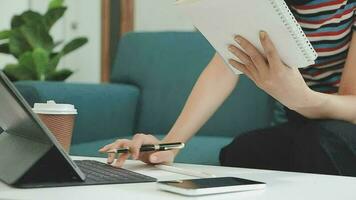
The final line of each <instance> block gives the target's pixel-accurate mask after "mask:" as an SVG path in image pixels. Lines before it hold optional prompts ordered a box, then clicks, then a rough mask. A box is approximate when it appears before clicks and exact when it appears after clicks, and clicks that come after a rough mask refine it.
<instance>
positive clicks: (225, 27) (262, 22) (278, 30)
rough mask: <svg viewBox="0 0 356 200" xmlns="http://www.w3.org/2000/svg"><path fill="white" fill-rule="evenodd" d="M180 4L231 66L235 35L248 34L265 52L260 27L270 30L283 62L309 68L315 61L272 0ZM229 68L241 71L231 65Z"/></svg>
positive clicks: (189, 0) (205, 0) (196, 0)
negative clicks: (306, 54) (299, 41)
mask: <svg viewBox="0 0 356 200" xmlns="http://www.w3.org/2000/svg"><path fill="white" fill-rule="evenodd" d="M177 6H178V7H179V8H181V9H182V10H183V13H184V14H186V15H188V16H190V18H191V20H192V22H193V23H194V24H195V26H196V28H197V29H198V30H199V31H200V32H201V33H202V34H203V35H204V36H205V37H206V38H207V40H208V41H209V42H210V44H211V45H212V46H213V47H214V48H215V49H216V51H217V52H218V53H219V54H220V55H221V56H222V57H223V58H224V60H225V62H226V63H227V65H228V66H230V65H229V64H228V59H230V58H234V57H233V55H232V54H231V53H230V52H229V51H228V49H227V48H228V46H229V44H235V45H237V43H236V42H235V41H234V36H236V35H241V36H243V37H245V38H246V39H248V40H249V41H250V42H251V43H253V44H254V45H255V46H256V47H257V48H258V49H259V50H260V51H261V52H262V53H263V49H262V45H261V43H260V40H259V32H260V31H261V30H263V31H266V32H268V34H269V36H270V37H271V39H272V41H273V42H274V44H275V46H276V47H277V49H278V51H279V54H280V56H281V59H282V61H283V62H284V63H286V64H287V65H288V66H291V67H306V66H309V65H311V64H313V63H314V62H310V61H308V59H307V58H305V55H304V54H303V52H302V50H301V49H300V48H299V47H298V45H297V42H296V40H295V39H294V38H293V36H292V34H291V33H290V32H289V31H288V29H287V27H286V26H285V25H284V22H283V19H282V18H281V17H280V16H279V15H278V12H276V10H275V8H273V5H272V4H271V3H270V1H269V0H187V1H184V0H183V1H182V2H180V3H177ZM290 23H291V22H290ZM237 46H238V45H237ZM230 68H231V69H232V70H233V71H234V72H235V73H237V74H240V73H241V72H239V71H238V70H236V69H235V68H234V67H232V66H230Z"/></svg>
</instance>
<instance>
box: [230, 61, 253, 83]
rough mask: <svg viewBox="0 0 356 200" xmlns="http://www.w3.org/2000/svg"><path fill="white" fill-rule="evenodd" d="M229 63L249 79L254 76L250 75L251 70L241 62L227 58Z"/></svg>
mask: <svg viewBox="0 0 356 200" xmlns="http://www.w3.org/2000/svg"><path fill="white" fill-rule="evenodd" d="M229 64H230V65H232V66H233V67H235V68H236V69H237V70H239V71H240V72H242V73H244V74H245V75H246V76H247V77H249V78H250V79H251V80H254V77H253V75H252V72H251V71H250V70H249V69H248V68H247V67H246V66H245V65H244V64H242V63H240V62H237V61H236V60H234V59H230V60H229Z"/></svg>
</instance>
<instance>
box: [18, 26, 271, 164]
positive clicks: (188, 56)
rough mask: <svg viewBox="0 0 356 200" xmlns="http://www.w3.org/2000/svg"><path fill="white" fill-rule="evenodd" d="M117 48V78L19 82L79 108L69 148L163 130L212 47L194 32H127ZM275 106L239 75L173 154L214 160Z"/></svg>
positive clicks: (85, 148) (38, 95)
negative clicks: (103, 81) (92, 82)
mask: <svg viewBox="0 0 356 200" xmlns="http://www.w3.org/2000/svg"><path fill="white" fill-rule="evenodd" d="M118 49H119V50H118V52H117V56H116V60H115V62H114V65H113V68H112V74H111V82H112V83H116V84H110V85H86V84H67V83H37V82H21V83H17V87H18V88H19V89H20V90H21V92H22V93H23V94H24V95H25V96H26V99H27V100H28V101H29V102H30V103H31V102H32V103H33V102H43V101H45V100H48V99H54V100H56V101H57V102H59V103H73V104H75V105H76V106H77V107H78V109H79V116H78V120H77V123H76V128H75V131H74V138H73V146H72V148H71V153H72V154H73V155H83V156H100V154H99V153H98V152H97V150H98V148H100V147H102V146H103V145H105V144H107V143H110V142H112V141H114V140H115V139H117V138H131V136H132V134H134V133H135V132H146V133H152V134H155V135H157V136H159V137H162V136H163V135H164V134H166V133H167V132H168V130H169V129H170V128H171V126H172V125H173V123H174V121H175V120H176V118H177V116H178V115H179V113H180V111H181V109H182V107H183V105H184V103H185V101H186V99H187V97H188V95H189V93H190V91H191V89H192V87H193V85H194V83H195V82H196V80H197V78H198V76H199V75H200V73H201V72H202V70H203V69H204V67H205V66H206V65H207V64H208V63H209V61H210V60H211V58H212V56H213V54H214V50H213V49H212V47H211V46H210V45H209V43H208V42H207V41H206V40H205V39H204V37H203V36H202V35H201V34H199V33H195V32H158V33H129V34H127V35H126V36H124V37H123V38H122V39H121V41H120V44H119V48H118ZM273 105H274V100H273V99H272V98H270V97H269V96H268V95H267V94H265V93H264V92H262V91H261V90H259V89H258V88H257V87H256V86H255V85H254V84H253V83H252V82H251V81H250V80H248V79H247V78H246V77H244V76H242V78H241V80H240V83H239V86H238V87H237V89H236V90H235V91H234V92H233V94H232V95H231V96H230V98H229V99H228V100H227V101H226V102H225V103H224V105H223V106H222V107H221V108H220V109H219V110H218V112H217V113H216V114H215V115H214V116H213V117H212V119H211V120H210V121H209V122H208V123H207V124H206V125H205V126H204V127H203V128H202V129H201V130H200V131H199V133H198V135H197V136H196V137H194V138H193V139H192V140H191V141H190V142H189V143H188V144H187V147H186V148H185V149H184V150H183V151H182V153H181V154H179V156H178V157H177V161H178V162H187V163H199V164H218V154H219V150H220V149H221V148H222V147H223V146H224V145H226V144H228V143H229V142H230V141H231V140H232V138H233V137H235V136H237V135H238V134H241V133H244V132H246V131H248V130H252V129H256V128H262V127H267V126H270V125H271V124H272V122H273V117H272V115H273V111H272V110H273ZM135 114H136V115H135ZM101 156H102V155H101Z"/></svg>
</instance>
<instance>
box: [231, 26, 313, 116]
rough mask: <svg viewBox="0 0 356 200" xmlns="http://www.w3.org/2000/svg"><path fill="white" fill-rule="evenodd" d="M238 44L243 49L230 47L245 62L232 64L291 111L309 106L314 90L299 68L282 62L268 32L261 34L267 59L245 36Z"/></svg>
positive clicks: (237, 38) (239, 39)
mask: <svg viewBox="0 0 356 200" xmlns="http://www.w3.org/2000/svg"><path fill="white" fill-rule="evenodd" d="M235 41H236V42H237V43H238V44H239V45H240V47H241V49H239V48H238V47H236V46H235V45H230V46H229V51H230V52H232V53H233V54H234V55H235V56H236V57H237V58H239V59H240V61H241V62H242V63H240V62H238V61H236V60H234V59H230V60H229V63H230V64H231V65H232V66H234V67H235V68H236V69H238V70H240V71H241V72H243V73H244V74H245V75H246V76H248V77H249V78H250V79H251V80H253V81H254V82H255V84H256V85H257V86H258V87H259V88H261V89H262V90H264V91H265V92H267V93H268V94H270V95H271V96H272V97H274V98H275V99H277V100H278V101H280V102H281V103H282V104H284V105H285V106H287V107H288V108H290V109H293V110H295V109H297V108H301V107H304V106H306V105H308V101H309V99H310V98H311V97H310V96H311V94H312V90H311V89H309V87H308V86H307V84H306V83H305V81H304V80H303V77H302V75H301V74H300V72H299V70H298V69H297V68H291V67H288V66H286V65H285V64H284V63H283V62H282V60H281V59H280V56H279V54H278V52H277V49H276V48H275V46H274V44H273V43H272V41H271V39H270V38H269V36H268V34H267V33H266V32H263V31H261V32H260V41H261V44H262V46H263V49H264V54H265V56H266V57H265V56H263V54H262V53H261V52H260V51H259V50H258V49H257V48H256V47H255V46H254V45H252V44H251V43H250V42H249V41H248V40H246V39H244V38H243V37H241V36H236V37H235Z"/></svg>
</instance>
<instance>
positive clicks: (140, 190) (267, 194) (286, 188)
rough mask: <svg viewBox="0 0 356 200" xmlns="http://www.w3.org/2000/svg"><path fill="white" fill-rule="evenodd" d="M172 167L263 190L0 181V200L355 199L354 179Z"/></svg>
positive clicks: (137, 166)
mask: <svg viewBox="0 0 356 200" xmlns="http://www.w3.org/2000/svg"><path fill="white" fill-rule="evenodd" d="M72 158H73V159H75V160H81V159H91V160H97V161H103V162H104V161H105V160H104V159H101V158H88V157H86V158H85V157H72ZM175 166H178V167H181V168H186V169H190V170H196V171H204V172H208V173H212V174H215V175H217V176H234V177H239V178H246V179H252V180H256V181H262V182H266V183H267V187H266V189H265V190H262V191H249V192H236V193H228V194H218V195H210V196H200V197H184V196H180V195H177V194H172V193H168V192H164V191H160V190H158V189H157V187H156V183H139V184H119V185H100V186H80V187H64V188H46V189H15V188H11V187H9V186H7V185H5V184H3V183H0V200H15V199H16V200H17V199H18V200H41V199H46V200H57V199H58V200H67V199H79V198H80V199H85V200H91V199H99V198H100V199H110V200H114V199H124V200H131V199H132V200H141V199H142V200H149V199H155V200H161V199H162V200H163V199H164V200H167V199H175V200H180V199H207V200H213V199H224V200H229V199H232V200H237V199H238V200H250V199H251V200H252V199H254V200H279V199H281V200H282V199H283V200H285V199H288V200H294V199H295V200H301V199H303V200H308V199H310V200H316V199H318V200H329V199H330V200H337V199H340V200H355V199H356V178H352V177H341V176H328V175H315V174H305V173H291V172H280V171H270V170H255V169H244V168H228V167H219V166H203V165H190V164H175ZM124 168H126V169H129V170H132V171H135V172H139V173H142V174H145V175H148V176H152V177H155V178H157V179H158V180H176V179H183V178H185V179H186V178H192V177H189V176H185V175H179V174H175V173H171V172H167V171H162V170H160V169H157V168H155V167H153V166H148V165H145V164H143V163H141V162H139V161H127V163H126V164H125V166H124Z"/></svg>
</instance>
